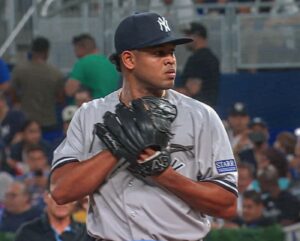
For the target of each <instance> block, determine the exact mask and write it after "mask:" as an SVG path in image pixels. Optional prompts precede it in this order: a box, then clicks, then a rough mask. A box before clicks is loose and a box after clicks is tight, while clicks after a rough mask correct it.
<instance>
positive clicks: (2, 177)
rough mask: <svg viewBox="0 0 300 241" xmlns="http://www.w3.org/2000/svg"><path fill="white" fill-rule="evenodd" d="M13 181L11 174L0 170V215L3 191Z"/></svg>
mask: <svg viewBox="0 0 300 241" xmlns="http://www.w3.org/2000/svg"><path fill="white" fill-rule="evenodd" d="M13 181H14V178H13V176H11V175H10V174H9V173H7V172H4V171H0V216H1V209H2V208H3V205H4V197H5V192H6V189H7V188H8V186H9V185H10V184H11V183H12V182H13Z"/></svg>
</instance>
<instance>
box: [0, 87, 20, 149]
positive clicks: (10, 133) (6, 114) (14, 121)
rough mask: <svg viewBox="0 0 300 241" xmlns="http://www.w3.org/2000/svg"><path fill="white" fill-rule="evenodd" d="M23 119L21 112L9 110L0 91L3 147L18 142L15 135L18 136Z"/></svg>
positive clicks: (0, 121) (0, 128)
mask: <svg viewBox="0 0 300 241" xmlns="http://www.w3.org/2000/svg"><path fill="white" fill-rule="evenodd" d="M25 119H26V117H25V115H24V113H23V112H21V111H19V110H15V109H10V108H9V106H8V104H7V100H6V97H5V94H4V92H3V91H0V123H1V124H0V135H1V139H2V140H3V142H4V145H5V147H9V146H10V145H11V144H13V143H15V142H16V141H17V140H19V138H20V137H19V136H17V135H20V132H21V128H22V126H23V125H24V123H25Z"/></svg>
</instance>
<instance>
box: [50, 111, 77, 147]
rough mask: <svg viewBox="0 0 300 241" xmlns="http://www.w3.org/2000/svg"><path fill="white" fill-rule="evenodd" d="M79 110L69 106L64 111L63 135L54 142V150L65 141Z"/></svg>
mask: <svg viewBox="0 0 300 241" xmlns="http://www.w3.org/2000/svg"><path fill="white" fill-rule="evenodd" d="M77 109H78V107H77V106H76V105H68V106H66V107H65V108H64V109H63V110H62V120H63V135H62V136H61V137H59V138H57V139H56V140H55V141H54V142H53V150H54V149H55V148H56V147H58V145H59V144H60V143H61V142H62V141H63V140H64V139H65V137H66V135H67V130H68V128H69V125H70V122H71V120H72V118H73V116H74V114H75V112H76V110H77Z"/></svg>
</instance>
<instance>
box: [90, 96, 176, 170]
mask: <svg viewBox="0 0 300 241" xmlns="http://www.w3.org/2000/svg"><path fill="white" fill-rule="evenodd" d="M176 116H177V108H176V106H175V105H173V104H171V103H170V102H169V101H167V100H166V99H163V98H158V97H150V96H149V97H143V98H139V99H136V100H133V101H132V103H131V106H130V107H127V106H125V105H124V104H118V105H117V106H116V111H115V113H112V112H110V111H107V112H106V113H105V114H104V116H103V123H97V124H95V131H96V135H97V136H98V137H99V138H100V139H101V140H102V141H103V142H104V144H105V145H106V147H107V148H108V149H109V150H110V151H111V152H112V153H113V154H114V155H115V156H116V157H117V158H118V159H122V158H124V159H125V160H126V161H128V162H129V163H130V165H129V167H128V169H129V170H130V171H131V172H133V173H135V174H139V175H142V176H152V175H158V174H160V173H161V172H163V171H164V170H165V169H166V168H167V167H168V166H169V165H170V151H169V140H170V138H171V137H172V133H171V124H172V122H173V121H174V120H175V118H176ZM146 148H151V149H153V150H155V151H156V152H155V154H154V155H153V156H151V157H149V158H148V159H146V160H144V161H141V160H138V159H139V156H140V155H141V153H142V152H143V151H144V150H145V149H146Z"/></svg>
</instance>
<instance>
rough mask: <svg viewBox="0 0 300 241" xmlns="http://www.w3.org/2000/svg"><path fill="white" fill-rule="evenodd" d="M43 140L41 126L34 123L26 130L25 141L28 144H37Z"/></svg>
mask: <svg viewBox="0 0 300 241" xmlns="http://www.w3.org/2000/svg"><path fill="white" fill-rule="evenodd" d="M40 139H41V129H40V126H39V125H38V124H37V123H35V122H32V123H31V124H30V125H29V126H28V127H27V128H26V129H25V130H24V140H25V141H26V142H28V143H32V144H36V143H38V142H39V141H40Z"/></svg>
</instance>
